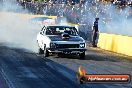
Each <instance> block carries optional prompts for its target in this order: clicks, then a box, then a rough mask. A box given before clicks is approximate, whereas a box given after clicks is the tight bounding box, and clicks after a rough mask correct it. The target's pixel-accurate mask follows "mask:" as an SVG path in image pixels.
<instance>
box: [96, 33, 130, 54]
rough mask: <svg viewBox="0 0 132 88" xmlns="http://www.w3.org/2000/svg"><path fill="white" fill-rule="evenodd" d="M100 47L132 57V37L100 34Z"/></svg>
mask: <svg viewBox="0 0 132 88" xmlns="http://www.w3.org/2000/svg"><path fill="white" fill-rule="evenodd" d="M98 47H100V48H102V49H105V50H109V51H113V52H117V53H121V54H125V55H128V56H132V37H128V36H122V35H115V34H107V33H100V34H99V40H98Z"/></svg>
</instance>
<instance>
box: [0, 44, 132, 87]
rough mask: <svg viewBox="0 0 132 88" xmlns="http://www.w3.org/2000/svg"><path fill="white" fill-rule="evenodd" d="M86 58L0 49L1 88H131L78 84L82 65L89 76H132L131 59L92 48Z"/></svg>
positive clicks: (128, 85)
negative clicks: (77, 72) (78, 75)
mask: <svg viewBox="0 0 132 88" xmlns="http://www.w3.org/2000/svg"><path fill="white" fill-rule="evenodd" d="M88 48H89V47H88ZM86 55H87V56H86V60H80V59H78V57H77V56H68V55H63V56H60V57H58V56H56V55H55V56H50V57H48V58H43V56H42V55H41V56H39V55H37V54H35V53H32V52H30V51H27V50H24V49H15V48H9V47H6V46H0V88H132V82H131V83H129V84H83V85H80V84H78V83H77V82H76V71H77V69H78V66H80V65H81V66H83V67H84V68H85V70H86V71H87V73H101V74H106V73H108V74H110V73H111V74H114V73H115V74H118V73H119V74H120V73H123V74H131V75H132V61H130V60H125V58H131V57H124V56H120V55H117V54H114V53H111V52H107V51H102V50H99V49H93V48H89V49H88V51H87V52H86Z"/></svg>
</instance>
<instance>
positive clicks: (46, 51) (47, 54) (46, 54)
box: [44, 46, 49, 57]
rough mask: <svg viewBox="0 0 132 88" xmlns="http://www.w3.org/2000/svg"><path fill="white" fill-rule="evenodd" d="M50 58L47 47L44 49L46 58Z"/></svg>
mask: <svg viewBox="0 0 132 88" xmlns="http://www.w3.org/2000/svg"><path fill="white" fill-rule="evenodd" d="M48 56H49V51H48V50H47V49H46V46H45V47H44V57H48Z"/></svg>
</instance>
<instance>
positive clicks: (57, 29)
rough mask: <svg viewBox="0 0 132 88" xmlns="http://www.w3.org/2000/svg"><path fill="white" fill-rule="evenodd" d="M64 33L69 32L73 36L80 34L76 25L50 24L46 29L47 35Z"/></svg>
mask: <svg viewBox="0 0 132 88" xmlns="http://www.w3.org/2000/svg"><path fill="white" fill-rule="evenodd" d="M62 33H68V34H69V35H73V36H76V35H78V33H77V29H76V28H75V27H65V26H48V27H47V30H46V35H61V34H62Z"/></svg>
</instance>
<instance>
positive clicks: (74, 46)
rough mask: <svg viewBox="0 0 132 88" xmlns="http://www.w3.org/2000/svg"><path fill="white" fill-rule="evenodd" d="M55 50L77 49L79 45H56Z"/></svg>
mask: <svg viewBox="0 0 132 88" xmlns="http://www.w3.org/2000/svg"><path fill="white" fill-rule="evenodd" d="M56 48H79V44H56Z"/></svg>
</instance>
